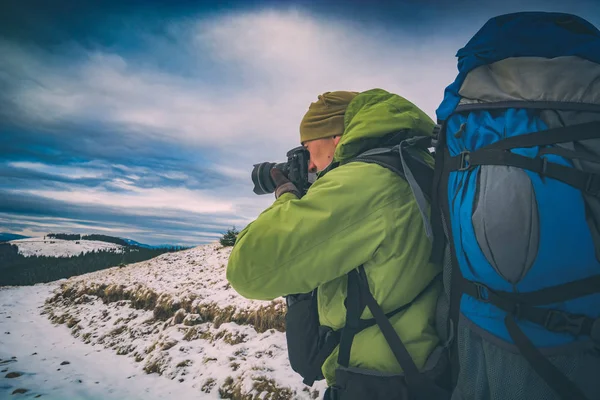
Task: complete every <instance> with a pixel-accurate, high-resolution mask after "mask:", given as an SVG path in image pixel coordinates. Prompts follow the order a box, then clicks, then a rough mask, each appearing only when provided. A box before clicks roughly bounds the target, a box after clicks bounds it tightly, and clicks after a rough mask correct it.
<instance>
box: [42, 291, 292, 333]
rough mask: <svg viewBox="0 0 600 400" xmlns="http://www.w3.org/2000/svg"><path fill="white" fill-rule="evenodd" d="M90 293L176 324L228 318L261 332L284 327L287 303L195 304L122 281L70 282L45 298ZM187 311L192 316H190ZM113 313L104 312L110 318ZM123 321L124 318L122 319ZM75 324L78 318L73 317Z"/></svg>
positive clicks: (66, 299) (64, 299) (63, 300)
mask: <svg viewBox="0 0 600 400" xmlns="http://www.w3.org/2000/svg"><path fill="white" fill-rule="evenodd" d="M90 296H97V297H98V298H100V299H101V300H102V301H103V302H104V303H105V304H108V303H114V302H122V303H120V304H123V305H124V304H127V302H128V304H129V305H130V306H131V307H133V308H135V309H144V310H151V311H153V315H154V319H155V320H161V321H167V320H168V319H169V318H173V323H174V324H181V323H184V324H185V325H187V326H193V325H197V324H199V323H204V322H212V323H213V325H214V326H215V328H217V329H218V328H219V327H220V326H221V325H222V324H224V323H227V322H235V323H237V324H239V325H251V326H253V327H254V329H255V330H256V331H257V332H258V333H262V332H266V331H268V330H269V329H276V330H278V331H280V332H284V331H285V306H284V305H283V303H282V302H281V301H273V302H271V303H270V304H268V305H266V306H262V307H259V308H257V309H254V310H247V309H236V307H234V306H227V307H219V306H218V305H217V304H215V303H208V304H200V305H198V306H196V307H193V306H192V304H193V301H194V300H195V297H194V296H188V297H186V298H185V299H183V300H181V301H177V300H175V299H173V298H172V297H171V296H170V295H168V294H162V295H158V294H157V293H156V292H154V291H153V290H151V289H148V288H146V287H144V286H142V285H137V286H136V287H134V288H130V289H127V288H126V287H125V286H123V285H105V284H102V285H99V284H97V283H92V284H90V285H89V286H85V287H77V288H76V287H74V286H69V285H67V284H63V285H61V289H60V292H58V293H57V294H55V295H54V296H53V297H51V298H49V299H48V300H46V303H47V304H53V303H57V304H70V303H74V302H79V301H80V300H79V299H82V298H83V299H85V301H86V302H89V301H90V300H89V298H90ZM188 314H191V317H190V318H189V319H188V318H187V316H188ZM109 317H110V316H105V318H107V319H108V318H109ZM65 318H69V316H67V315H65V316H58V317H56V318H54V319H52V318H51V319H52V321H53V322H54V323H57V324H63V323H65V321H67V320H68V319H65ZM119 322H121V321H119ZM73 324H74V325H75V324H77V322H75V321H73Z"/></svg>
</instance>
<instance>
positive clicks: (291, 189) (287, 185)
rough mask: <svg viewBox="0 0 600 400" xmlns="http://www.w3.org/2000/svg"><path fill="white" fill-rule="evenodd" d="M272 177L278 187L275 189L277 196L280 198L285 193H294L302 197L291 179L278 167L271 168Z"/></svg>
mask: <svg viewBox="0 0 600 400" xmlns="http://www.w3.org/2000/svg"><path fill="white" fill-rule="evenodd" d="M271 178H273V182H275V185H276V186H277V188H276V189H275V198H276V199H278V198H279V196H281V195H282V194H284V193H293V194H294V195H296V197H298V198H300V191H299V190H298V188H297V187H296V185H294V184H293V183H292V182H290V180H289V179H288V178H287V177H286V176H285V175H284V174H283V172H281V170H279V169H277V168H273V169H271Z"/></svg>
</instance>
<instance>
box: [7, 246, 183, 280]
mask: <svg viewBox="0 0 600 400" xmlns="http://www.w3.org/2000/svg"><path fill="white" fill-rule="evenodd" d="M51 235H52V236H51ZM51 235H47V237H49V238H50V237H52V238H56V239H63V237H60V236H63V235H66V234H51ZM69 236H73V237H74V236H77V238H73V239H71V238H69V239H66V240H84V239H85V240H102V241H104V242H107V241H109V240H110V239H116V240H121V239H119V238H113V237H111V236H104V235H87V236H82V237H80V235H69ZM101 237H102V239H100V238H101ZM105 239H109V240H105ZM110 243H116V242H115V241H110ZM123 243H125V242H124V241H123ZM117 244H121V243H117ZM124 246H125V247H123V248H122V249H120V250H119V251H122V252H117V251H115V249H108V250H96V251H93V252H89V253H85V254H84V253H83V252H82V253H81V254H80V255H78V256H72V257H48V256H37V255H36V256H30V257H25V256H23V255H21V254H19V248H18V247H17V246H16V245H13V244H10V243H0V286H6V285H33V284H36V283H44V282H51V281H55V280H58V279H62V278H69V277H71V276H76V275H82V274H87V273H89V272H94V271H99V270H102V269H106V268H110V267H115V266H119V265H124V264H131V263H136V262H140V261H145V260H148V259H150V258H154V257H157V256H159V255H161V254H164V253H168V252H175V251H180V250H184V249H185V247H170V248H158V249H148V248H143V247H138V246H129V245H127V243H125V244H124Z"/></svg>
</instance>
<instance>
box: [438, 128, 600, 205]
mask: <svg viewBox="0 0 600 400" xmlns="http://www.w3.org/2000/svg"><path fill="white" fill-rule="evenodd" d="M589 139H600V121H593V122H588V123H584V124H578V125H571V126H566V127H562V128H554V129H548V130H544V131H539V132H534V133H529V134H526V135H520V136H513V137H510V138H507V139H503V140H500V141H498V142H495V143H492V144H490V145H488V146H485V147H482V148H481V149H479V150H475V151H473V152H469V151H463V152H462V153H460V154H459V155H457V156H454V157H449V158H448V159H447V161H446V165H445V166H444V168H445V169H447V170H448V171H467V170H469V169H471V168H472V167H474V166H477V165H505V166H510V167H517V168H522V169H526V170H528V171H532V172H536V173H538V174H540V175H541V176H543V177H548V178H552V179H556V180H559V181H561V182H563V183H566V184H567V185H571V186H573V187H574V188H577V189H579V190H581V191H583V192H585V193H588V194H590V195H592V196H600V175H598V174H593V173H589V172H583V171H579V170H577V169H575V168H572V167H567V166H564V165H561V164H557V163H553V162H548V160H547V159H546V158H545V157H536V158H531V157H526V156H522V155H520V154H515V153H512V152H511V151H510V150H511V149H515V148H523V147H534V146H546V145H552V144H557V143H565V142H575V141H581V140H589Z"/></svg>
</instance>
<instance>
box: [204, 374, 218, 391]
mask: <svg viewBox="0 0 600 400" xmlns="http://www.w3.org/2000/svg"><path fill="white" fill-rule="evenodd" d="M216 384H217V382H216V381H215V380H214V379H213V378H208V379H207V380H206V381H205V382H204V384H203V385H202V389H201V390H202V391H203V392H204V393H210V391H211V390H212V389H213V388H214V387H215V385H216Z"/></svg>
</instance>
